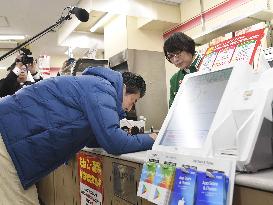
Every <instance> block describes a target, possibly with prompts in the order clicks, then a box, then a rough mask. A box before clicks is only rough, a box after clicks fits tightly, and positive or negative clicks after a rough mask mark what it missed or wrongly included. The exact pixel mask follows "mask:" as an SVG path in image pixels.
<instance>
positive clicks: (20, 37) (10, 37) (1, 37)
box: [0, 35, 25, 40]
mask: <svg viewBox="0 0 273 205" xmlns="http://www.w3.org/2000/svg"><path fill="white" fill-rule="evenodd" d="M23 39H25V36H24V35H0V40H23Z"/></svg>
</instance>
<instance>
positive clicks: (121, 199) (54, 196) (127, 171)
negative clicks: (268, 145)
mask: <svg viewBox="0 0 273 205" xmlns="http://www.w3.org/2000/svg"><path fill="white" fill-rule="evenodd" d="M83 151H85V152H86V153H88V154H90V155H91V156H98V157H100V158H101V159H102V167H103V171H102V172H103V187H104V205H110V204H112V205H129V204H130V205H131V204H135V205H152V204H153V203H151V202H149V201H147V200H145V199H142V198H140V197H137V196H136V191H137V187H138V181H139V178H140V174H141V171H142V165H143V163H144V161H145V159H146V151H143V152H136V153H129V154H122V155H119V156H115V155H111V154H108V153H107V152H105V151H104V150H103V149H100V148H84V149H83ZM66 172H68V173H66ZM71 172H72V173H71ZM54 176H55V179H53V180H52V178H54ZM71 176H72V178H71ZM69 180H70V181H71V182H69ZM73 184H74V185H73ZM67 185H69V186H74V187H69V186H67ZM38 188H39V189H38V190H39V196H40V198H41V199H42V201H43V202H44V203H45V204H49V205H50V204H53V205H57V204H80V199H79V195H80V191H79V176H78V169H77V160H76V159H73V160H72V161H71V162H69V163H68V164H67V165H64V166H62V167H60V168H58V169H57V170H56V171H54V173H53V174H51V175H50V176H48V177H46V178H45V179H43V180H42V181H41V182H40V183H39V185H38ZM51 188H52V189H53V190H54V191H50V189H51ZM45 190H46V191H45ZM45 192H46V193H45ZM51 192H52V193H51ZM53 192H55V193H53ZM56 192H57V193H56ZM66 192H68V193H67V194H64V193H66ZM69 192H70V193H69ZM67 195H69V197H68V198H67ZM72 201H73V203H72ZM233 204H234V205H257V204H261V205H269V204H270V205H272V204H273V169H268V170H263V171H259V172H258V173H252V174H244V173H236V178H235V189H234V197H233Z"/></svg>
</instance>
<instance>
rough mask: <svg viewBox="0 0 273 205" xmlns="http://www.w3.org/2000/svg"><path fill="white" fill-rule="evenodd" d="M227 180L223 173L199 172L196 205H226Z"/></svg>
mask: <svg viewBox="0 0 273 205" xmlns="http://www.w3.org/2000/svg"><path fill="white" fill-rule="evenodd" d="M226 187H227V180H226V176H225V174H224V173H223V172H218V171H213V172H198V174H197V193H196V203H195V205H225V204H226V195H227V189H226Z"/></svg>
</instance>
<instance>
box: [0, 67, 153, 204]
mask: <svg viewBox="0 0 273 205" xmlns="http://www.w3.org/2000/svg"><path fill="white" fill-rule="evenodd" d="M145 91H146V84H145V81H144V80H143V78H142V77H141V76H139V75H135V74H133V73H130V72H125V73H123V74H122V75H121V74H120V73H118V72H115V71H113V70H111V69H108V68H100V67H98V68H87V69H86V70H85V72H84V73H83V75H82V76H59V77H55V78H50V79H46V80H43V81H40V82H38V83H36V84H33V85H30V86H27V87H25V88H23V89H21V90H19V91H18V92H16V93H15V94H14V95H11V96H7V97H5V98H2V99H1V100H0V133H1V135H0V187H1V188H0V202H1V203H0V204H13V205H16V204H28V205H29V204H38V196H37V191H36V187H35V185H34V184H35V183H36V182H37V181H39V180H40V179H41V178H42V177H44V176H45V175H47V174H48V173H50V172H51V171H53V170H54V169H56V168H57V167H58V166H60V165H61V164H63V163H64V162H65V161H67V160H69V159H70V158H71V157H72V156H73V155H74V154H75V153H77V152H78V151H79V150H80V149H82V148H83V147H84V146H85V145H87V144H88V145H92V146H93V147H102V148H104V149H105V150H106V151H107V152H108V153H111V154H122V153H128V152H135V151H141V150H147V149H151V147H152V145H153V142H154V139H155V138H156V135H155V134H150V135H148V134H137V135H129V134H128V133H126V132H125V131H123V130H122V129H120V127H119V120H120V119H122V118H123V117H124V111H129V110H131V108H132V106H133V105H134V104H135V103H136V101H137V100H138V99H139V98H141V97H143V96H144V94H145ZM18 177H19V178H18Z"/></svg>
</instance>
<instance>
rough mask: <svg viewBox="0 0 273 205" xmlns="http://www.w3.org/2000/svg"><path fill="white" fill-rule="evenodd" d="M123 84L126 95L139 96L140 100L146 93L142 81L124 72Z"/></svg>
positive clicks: (137, 76) (133, 74) (139, 77)
mask: <svg viewBox="0 0 273 205" xmlns="http://www.w3.org/2000/svg"><path fill="white" fill-rule="evenodd" d="M122 77H123V83H124V84H125V85H126V93H129V94H137V93H139V94H140V97H141V98H142V97H143V96H144V95H145V92H146V83H145V81H144V79H143V78H142V77H141V76H140V75H137V74H135V73H131V72H124V73H122Z"/></svg>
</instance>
